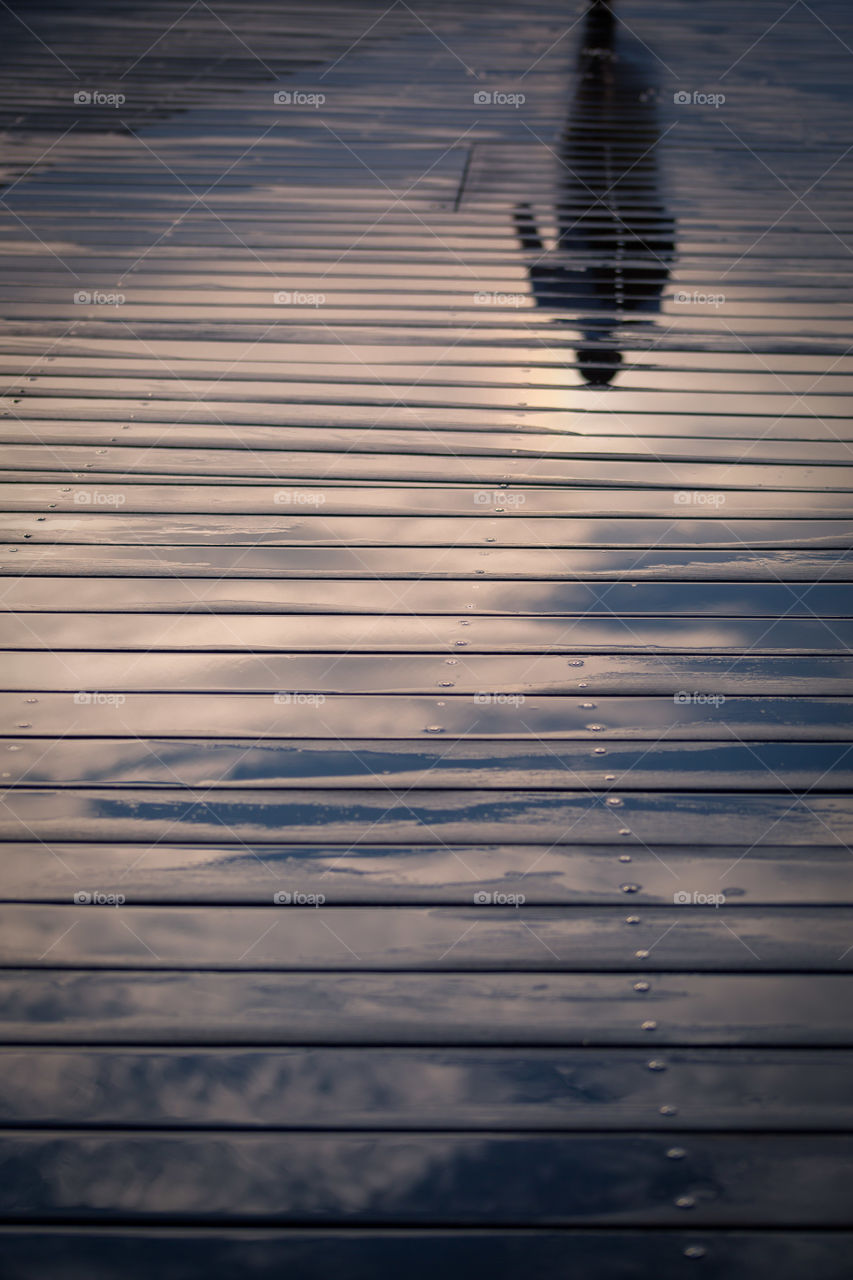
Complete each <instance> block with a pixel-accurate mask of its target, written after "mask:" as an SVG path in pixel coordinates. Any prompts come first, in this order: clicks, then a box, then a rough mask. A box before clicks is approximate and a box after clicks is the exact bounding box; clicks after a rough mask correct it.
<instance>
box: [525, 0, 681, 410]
mask: <svg viewBox="0 0 853 1280" xmlns="http://www.w3.org/2000/svg"><path fill="white" fill-rule="evenodd" d="M617 30H618V22H617V19H616V17H615V16H614V14H613V12H612V10H611V8H610V4H609V3H608V2H607V0H593V3H592V4H591V5H590V8H589V10H588V12H587V15H586V19H585V28H584V40H583V47H582V49H581V53H580V59H579V73H580V78H579V83H578V89H577V92H576V94H575V98H574V102H573V103H572V109H571V114H570V117H569V121H568V124H567V126H566V129H565V130H564V132H563V135H562V138H561V140H560V160H561V162H562V164H561V168H560V175H559V180H558V185H557V191H556V198H555V211H556V215H557V228H558V231H557V241H556V251H549V250H548V249H547V248H546V246H545V244H544V242H543V240H542V237H541V236H540V234H539V231H538V229H537V226H536V217H535V214H534V211H533V209H532V208H531V206H530V205H528V204H519V205H517V206H516V209H515V212H514V221H515V229H516V235H517V236H518V240H519V244H520V245H521V248H522V249H523V250H525V252H527V253H531V254H533V255H535V257H534V259H533V261H532V262H531V263H530V265H529V267H528V275H529V277H530V284H531V287H532V290H533V295H534V297H535V299H536V302H537V303H538V304H539V305H540V306H543V307H557V308H563V309H567V310H572V311H575V310H579V311H580V315H581V319H580V322H579V327H580V328H581V331H582V334H583V340H582V346H581V347H580V349H579V350H578V352H577V361H578V369H579V370H580V373H581V375H582V377H583V378H584V379H585V381H586V382H589V383H592V384H595V385H603V384H606V383H608V382H611V381H612V379H613V378H614V376H615V374H616V370H617V368H618V367H619V365H620V364H621V363H622V356H621V355H620V353H619V352H618V351H617V350H615V348H614V347H613V346H612V345H607V344H608V340H610V341H611V342H612V335H613V333H614V331H615V329H616V328H617V327H618V325H619V324H620V318H619V317H620V313H622V314H624V313H625V312H630V313H634V314H636V313H646V314H655V313H657V312H658V311H659V310H660V295H661V291H662V289H663V286H664V284H665V283H666V281H667V278H668V276H669V265H668V264H669V263H670V262H671V261H672V256H673V249H674V243H673V236H674V226H675V224H674V222H673V220H672V218H670V217H669V216H668V215H667V213H666V210H665V208H664V206H663V205H662V204H661V203H660V194H659V191H658V184H657V165H656V161H655V154H654V149H655V145H656V143H657V142H658V141H659V138H660V130H659V127H658V123H657V112H656V109H655V103H654V96H653V91H652V90H650V88H649V86H648V83H647V82H646V81H645V79H644V78H643V76H642V71H641V63H640V60H639V58H638V56H637V54H636V53H635V52H634V51H633V50H632V51H630V52H627V51H626V49H625V44H626V40H625V38H624V33H623V32H622V31H620V32H619V37H618V39H617ZM537 258H538V259H539V261H537V260H536V259H537ZM622 323H625V322H624V321H623V322H622ZM628 323H638V322H637V321H629V322H628ZM592 344H595V345H592Z"/></svg>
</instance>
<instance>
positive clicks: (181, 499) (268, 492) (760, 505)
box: [0, 467, 850, 521]
mask: <svg viewBox="0 0 853 1280" xmlns="http://www.w3.org/2000/svg"><path fill="white" fill-rule="evenodd" d="M0 474H2V480H0V504H2V506H3V507H4V508H5V509H6V510H11V511H23V512H27V511H32V512H41V511H44V510H47V511H53V510H56V511H63V512H65V511H69V512H74V511H77V510H79V508H80V507H81V506H88V507H95V508H97V507H102V508H103V509H105V510H110V509H113V510H114V509H115V508H116V507H121V509H122V512H124V511H125V510H126V511H128V512H129V513H136V514H144V513H146V512H150V513H156V512H165V513H171V514H175V513H179V512H180V513H186V514H188V515H189V514H204V515H207V516H211V515H218V514H220V513H221V514H222V515H230V514H233V515H243V514H246V515H252V514H263V513H266V514H268V515H275V514H279V515H280V514H282V513H284V514H285V515H286V514H287V512H288V509H289V508H291V507H296V508H297V509H302V508H309V509H313V510H314V511H315V512H317V511H319V512H320V514H321V515H322V517H323V518H325V517H326V516H336V515H377V516H383V515H384V516H398V515H410V514H411V512H412V510H413V509H416V510H417V511H419V512H422V513H423V514H424V515H444V516H447V515H460V516H470V515H472V514H474V515H475V514H478V513H479V514H485V513H486V512H488V514H495V515H498V516H500V515H502V514H503V515H506V516H507V517H508V519H513V518H517V519H524V520H530V519H535V518H537V517H539V516H565V515H590V516H596V517H601V516H605V517H613V518H616V519H621V518H623V517H636V516H652V517H659V518H660V517H661V515H662V513H663V514H664V515H669V514H671V515H672V516H673V517H674V518H678V517H681V516H683V515H684V510H685V508H688V509H689V510H690V511H691V514H697V515H701V516H702V517H704V518H706V519H716V520H727V521H728V520H731V519H733V518H741V519H758V518H762V519H768V518H776V519H782V518H784V519H791V518H793V519H798V518H799V519H808V520H814V519H841V520H847V519H849V518H850V500H849V499H848V498H847V497H846V496H845V495H844V494H833V493H823V492H820V491H817V490H815V491H808V492H803V493H800V494H798V493H795V492H793V491H789V492H778V493H774V492H772V491H766V492H753V491H752V490H750V489H746V488H744V489H741V488H739V487H738V484H737V477H736V473H734V472H733V469H732V468H725V467H720V468H719V476H718V480H719V481H721V482H722V483H723V485H724V488H720V489H714V488H713V487H712V488H711V489H710V490H705V489H696V490H692V489H685V488H684V487H683V486H680V485H678V484H677V483H676V484H675V485H674V486H672V487H666V485H667V481H666V480H661V481H660V482H659V483H658V484H657V485H656V486H650V487H649V488H648V489H646V490H644V489H642V488H639V489H637V490H633V489H627V488H619V487H616V486H614V487H613V488H612V489H606V488H604V489H600V488H594V487H588V486H585V487H578V488H577V489H570V488H566V487H562V488H559V489H554V490H551V489H549V488H547V487H545V486H543V487H541V488H537V489H531V488H527V489H525V488H523V487H517V488H509V487H508V488H507V489H506V490H504V489H501V488H500V487H499V488H498V489H497V490H492V489H490V488H488V487H485V488H484V487H483V486H482V485H480V486H476V485H470V484H469V485H463V484H458V485H450V486H447V487H445V488H443V489H442V488H435V487H433V488H429V487H427V486H426V485H423V486H412V487H411V488H407V487H406V486H405V485H403V484H401V483H398V484H396V485H395V486H394V487H388V488H384V489H383V488H376V487H370V486H368V485H362V486H352V487H347V486H346V485H344V484H340V485H334V484H327V485H326V486H325V487H323V486H321V485H317V484H314V485H310V484H305V485H300V486H299V487H298V488H297V489H295V490H294V486H293V485H292V484H291V485H289V486H283V485H271V484H270V483H269V481H268V479H267V481H266V482H264V483H261V482H258V483H257V484H254V485H251V484H243V485H224V484H223V485H218V484H213V483H211V484H189V483H187V484H181V483H180V482H179V479H176V480H175V482H174V483H168V482H167V483H163V484H156V483H152V484H141V483H140V484H131V483H114V482H110V481H109V480H104V481H103V482H99V483H98V484H97V485H93V484H91V483H90V482H89V479H88V477H87V479H86V481H84V480H83V479H79V480H76V481H74V480H73V477H69V476H68V475H66V474H64V473H63V474H62V477H61V480H62V483H51V482H49V480H48V479H42V478H41V477H39V476H36V477H34V478H33V481H32V483H26V484H24V483H9V481H10V479H13V478H14V477H10V475H7V474H5V473H0ZM50 479H52V475H51V477H50ZM69 479H72V483H71V484H67V483H65V481H67V480H69ZM506 479H507V482H508V483H509V481H510V480H511V477H510V476H509V475H508V476H507V477H506ZM667 479H668V482H669V484H670V485H671V482H672V477H671V476H669V477H668V478H667ZM726 481H728V483H725V482H726ZM277 494H278V495H280V496H279V497H278V498H277V497H276V495H277ZM483 494H485V495H492V496H490V497H487V499H486V501H484V500H483V498H482V496H480V497H478V495H483ZM284 495H286V496H284ZM685 498H686V500H685ZM720 498H722V501H720ZM711 499H713V501H711ZM320 509H322V510H320Z"/></svg>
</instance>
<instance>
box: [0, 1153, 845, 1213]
mask: <svg viewBox="0 0 853 1280" xmlns="http://www.w3.org/2000/svg"><path fill="white" fill-rule="evenodd" d="M851 1148H853V1139H851V1138H850V1137H849V1136H847V1135H845V1136H829V1135H819V1136H812V1135H806V1134H799V1135H775V1134H773V1135H771V1134H761V1135H760V1136H759V1135H755V1136H754V1137H753V1138H752V1140H751V1141H750V1143H749V1146H748V1148H747V1147H745V1146H744V1143H743V1142H742V1140H741V1139H739V1138H738V1137H730V1136H728V1135H722V1134H694V1135H691V1137H690V1139H689V1141H688V1143H687V1144H686V1146H685V1154H684V1156H683V1157H682V1158H680V1159H677V1160H675V1159H672V1158H671V1157H668V1156H667V1151H668V1150H669V1146H668V1143H667V1139H666V1138H665V1137H664V1136H663V1135H660V1136H657V1135H655V1136H648V1135H645V1134H627V1135H626V1134H619V1135H615V1134H595V1135H593V1134H573V1135H565V1134H561V1135H543V1134H537V1135H528V1134H501V1135H489V1136H485V1135H464V1134H337V1133H335V1134H324V1135H322V1136H321V1135H319V1134H304V1133H288V1134H275V1133H267V1134H255V1133H252V1134H244V1133H241V1134H221V1133H218V1134H212V1135H208V1134H180V1135H177V1134H169V1133H157V1132H156V1131H155V1132H151V1133H147V1134H140V1133H121V1134H114V1135H113V1134H64V1133H55V1132H51V1131H50V1130H47V1131H45V1132H43V1133H30V1134H25V1133H20V1132H8V1131H7V1132H6V1133H4V1134H2V1135H0V1168H2V1169H3V1170H4V1172H5V1173H6V1178H5V1179H4V1180H3V1182H2V1183H0V1188H2V1189H0V1216H2V1217H3V1218H5V1219H6V1220H8V1219H9V1218H10V1217H12V1216H13V1215H14V1218H16V1219H17V1220H18V1221H19V1222H24V1223H26V1222H33V1221H38V1220H39V1219H41V1218H47V1219H48V1220H51V1221H53V1222H54V1223H63V1222H64V1223H68V1222H81V1223H85V1222H87V1221H89V1222H90V1221H92V1219H93V1218H98V1217H100V1218H103V1217H105V1216H115V1217H116V1218H120V1219H123V1220H124V1221H125V1222H172V1223H175V1222H181V1221H188V1222H196V1223H209V1224H214V1223H219V1224H221V1223H223V1222H225V1223H232V1224H238V1223H251V1222H253V1221H255V1222H260V1223H266V1224H270V1223H276V1222H280V1223H288V1222H289V1223H293V1224H304V1223H306V1222H311V1223H329V1224H338V1225H342V1224H346V1223H350V1224H358V1223H364V1224H369V1225H378V1224H381V1223H384V1224H392V1223H397V1224H400V1225H407V1226H408V1225H415V1224H419V1225H422V1224H436V1225H438V1224H445V1225H457V1224H458V1225H464V1226H485V1225H487V1224H491V1223H494V1221H495V1220H496V1219H497V1220H499V1221H501V1222H502V1223H516V1224H519V1223H523V1224H525V1225H531V1226H555V1225H565V1226H569V1225H588V1226H592V1225H599V1226H603V1225H606V1224H608V1223H610V1222H613V1223H614V1224H617V1223H618V1224H619V1225H620V1226H622V1227H625V1226H635V1227H649V1226H673V1227H679V1228H681V1227H682V1224H683V1222H684V1208H683V1207H682V1206H681V1205H679V1203H678V1201H679V1200H680V1199H681V1198H682V1197H684V1196H689V1197H690V1208H691V1210H692V1213H691V1220H692V1222H694V1223H698V1224H699V1225H702V1226H716V1227H719V1226H724V1227H736V1226H745V1225H750V1226H758V1227H772V1226H775V1227H779V1226H781V1225H782V1224H784V1225H785V1226H787V1227H791V1226H797V1227H811V1228H815V1227H823V1228H832V1227H835V1228H838V1227H849V1226H850V1202H849V1197H848V1196H847V1189H846V1186H845V1185H844V1176H843V1174H844V1170H845V1169H846V1168H847V1166H848V1164H849V1161H850V1158H851ZM626 1166H627V1167H628V1168H629V1169H630V1171H631V1174H632V1177H631V1178H628V1177H626V1172H625V1170H626ZM36 1168H37V1169H38V1171H39V1176H38V1179H37V1180H36V1179H33V1178H32V1176H31V1175H30V1178H29V1179H28V1181H30V1182H31V1183H33V1184H34V1185H33V1187H32V1193H31V1196H30V1198H29V1202H28V1204H27V1205H26V1207H24V1208H23V1211H22V1208H21V1206H20V1203H19V1196H18V1192H17V1187H16V1186H15V1183H14V1181H13V1180H12V1177H11V1176H10V1175H11V1174H12V1173H13V1172H15V1173H18V1176H21V1174H23V1176H26V1175H27V1171H30V1170H33V1169H36ZM95 1171H97V1172H95ZM130 1171H133V1172H132V1173H131V1172H130ZM404 1171H405V1172H404ZM354 1182H355V1185H356V1187H357V1188H358V1191H357V1193H354V1190H353V1183H354ZM637 1187H639V1188H641V1190H637V1189H636V1188H637ZM722 1187H725V1188H726V1190H725V1192H723V1191H722V1190H721V1188H722Z"/></svg>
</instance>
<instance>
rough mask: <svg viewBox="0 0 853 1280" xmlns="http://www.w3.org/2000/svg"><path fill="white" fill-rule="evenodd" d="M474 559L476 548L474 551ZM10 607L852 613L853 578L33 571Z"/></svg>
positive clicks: (6, 594) (12, 591)
mask: <svg viewBox="0 0 853 1280" xmlns="http://www.w3.org/2000/svg"><path fill="white" fill-rule="evenodd" d="M472 561H473V557H472ZM0 608H2V609H3V610H4V611H20V612H25V613H33V612H48V611H52V612H61V611H63V610H67V611H69V612H72V611H74V612H85V611H87V610H88V611H89V612H92V613H97V612H106V613H164V612H169V611H172V610H174V611H179V612H181V613H192V612H200V611H204V612H205V613H211V612H219V613H252V612H258V613H263V614H266V615H270V614H275V613H294V614H299V613H323V614H330V613H337V614H359V613H364V614H382V615H385V614H389V613H390V614H414V615H417V616H422V615H429V616H441V615H448V614H450V615H453V614H460V613H461V614H462V615H463V616H464V615H465V614H466V613H473V614H475V615H476V614H479V615H481V616H482V615H484V614H485V615H504V616H510V617H511V616H513V615H515V616H518V615H524V614H527V615H529V616H538V617H548V616H549V615H550V616H554V615H556V616H566V615H569V616H570V615H573V614H582V615H587V616H589V615H596V614H604V615H605V616H613V615H616V616H618V617H620V618H627V619H629V620H630V619H632V618H634V617H642V616H643V615H648V614H669V615H670V616H672V615H681V616H685V615H686V616H690V617H702V616H708V615H710V616H712V617H715V618H719V617H725V618H737V617H740V616H743V617H747V618H778V617H783V616H784V617H795V618H796V617H812V618H821V617H823V618H831V619H835V618H843V619H849V618H850V617H853V587H851V586H849V585H848V584H846V583H835V582H816V583H809V584H808V585H807V586H804V585H802V584H800V583H790V584H789V583H786V582H774V583H765V582H761V583H738V582H726V583H707V582H702V583H694V582H667V583H659V582H657V581H641V582H637V583H632V582H625V581H617V582H613V583H608V584H602V585H598V584H597V583H596V582H583V581H578V580H574V581H572V582H565V581H556V582H545V583H542V584H538V583H537V584H531V585H528V584H527V583H526V582H525V583H518V582H515V581H513V580H511V579H510V580H509V581H506V582H502V581H496V580H492V581H488V582H483V583H476V582H473V583H471V582H468V581H465V582H455V581H453V580H446V581H444V582H441V583H431V582H421V581H415V582H410V583H406V584H402V585H397V584H396V583H395V582H393V581H391V582H388V581H384V580H380V581H376V580H374V581H373V582H371V586H370V592H369V595H368V593H366V592H365V589H364V587H363V585H362V584H361V582H360V581H358V580H356V581H354V582H352V584H350V585H347V580H346V579H342V580H338V581H335V582H333V583H329V582H325V581H311V582H308V583H305V582H302V581H301V580H293V581H282V580H277V579H264V578H257V579H241V580H239V581H237V582H234V581H231V580H226V581H224V582H223V581H213V582H209V581H207V580H205V579H201V580H196V579H190V580H187V581H183V580H181V579H180V578H171V577H166V576H164V577H162V578H161V577H157V576H155V577H150V578H131V579H124V578H110V579H107V580H104V579H101V578H80V579H78V580H76V581H75V582H74V584H73V588H70V587H69V583H68V580H67V579H66V578H63V577H61V576H60V577H56V578H51V577H48V576H47V575H44V576H39V577H35V576H31V575H27V576H26V577H23V578H20V579H17V580H15V581H13V582H10V583H8V584H7V585H6V586H5V588H4V590H3V593H2V598H0Z"/></svg>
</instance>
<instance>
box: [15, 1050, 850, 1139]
mask: <svg viewBox="0 0 853 1280" xmlns="http://www.w3.org/2000/svg"><path fill="white" fill-rule="evenodd" d="M654 1060H655V1061H657V1060H658V1059H657V1057H656V1058H655V1059H654ZM649 1061H650V1058H649V1052H648V1051H647V1052H643V1051H642V1049H639V1048H637V1049H371V1048H361V1049H353V1048H347V1047H338V1048H333V1049H322V1048H314V1049H305V1048H292V1049H251V1048H247V1049H239V1050H235V1049H201V1048H200V1049H167V1050H164V1049H152V1048H127V1049H106V1048H101V1049H91V1048H85V1047H83V1048H76V1049H75V1048H50V1047H48V1048H39V1047H37V1046H33V1047H30V1048H26V1049H4V1050H2V1051H0V1125H2V1126H3V1127H4V1128H12V1127H16V1126H18V1125H24V1126H27V1125H28V1124H29V1123H30V1122H31V1120H32V1118H33V1117H35V1116H37V1117H38V1118H39V1122H40V1123H41V1124H42V1125H45V1126H48V1127H50V1128H54V1129H59V1128H66V1127H72V1128H75V1129H81V1128H83V1127H85V1128H87V1129H110V1128H116V1127H117V1128H121V1129H136V1128H144V1129H147V1128H155V1129H166V1128H168V1129H179V1130H186V1129H196V1128H209V1129H214V1128H215V1129H219V1130H222V1129H240V1130H252V1129H288V1128H294V1127H297V1126H298V1127H299V1128H301V1129H309V1130H324V1129H368V1128H369V1129H372V1130H395V1129H418V1130H433V1129H438V1130H443V1131H445V1132H447V1131H451V1130H454V1129H462V1130H466V1131H469V1132H470V1131H474V1130H483V1131H486V1132H488V1131H490V1130H502V1131H506V1130H517V1131H521V1130H527V1131H534V1130H543V1131H545V1132H561V1131H571V1132H578V1131H584V1130H587V1131H590V1130H591V1131H598V1132H601V1131H609V1132H619V1131H622V1130H630V1129H643V1130H647V1131H650V1132H656V1131H658V1132H664V1131H667V1130H673V1131H674V1132H675V1133H680V1132H681V1131H684V1130H689V1131H691V1132H694V1133H695V1132H697V1131H702V1130H706V1131H713V1130H715V1129H724V1130H725V1129H727V1130H730V1131H739V1132H744V1131H748V1132H750V1133H754V1132H783V1133H792V1132H793V1133H795V1132H798V1131H802V1132H808V1131H809V1130H831V1131H834V1132H844V1133H849V1132H850V1131H851V1128H853V1106H851V1099H850V1090H849V1073H850V1069H851V1066H853V1057H852V1056H851V1053H850V1052H849V1051H848V1050H843V1049H835V1050H825V1051H821V1052H817V1051H811V1050H807V1049H796V1050H791V1049H751V1050H750V1049H675V1048H673V1049H667V1050H666V1051H665V1053H664V1054H663V1055H661V1056H660V1061H661V1062H662V1063H663V1064H664V1066H665V1070H664V1071H659V1070H656V1071H650V1070H649V1065H648V1064H649ZM69 1079H72V1080H73V1081H74V1088H73V1090H71V1089H68V1088H66V1087H64V1082H66V1081H68V1080H69ZM662 1108H663V1110H662Z"/></svg>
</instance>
